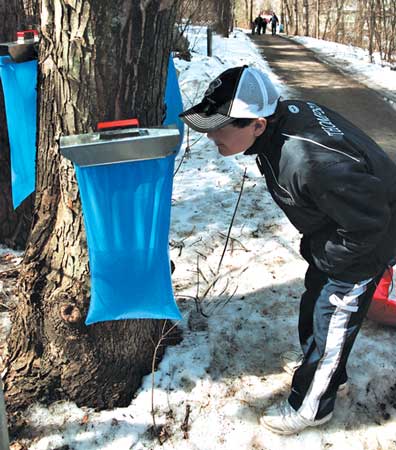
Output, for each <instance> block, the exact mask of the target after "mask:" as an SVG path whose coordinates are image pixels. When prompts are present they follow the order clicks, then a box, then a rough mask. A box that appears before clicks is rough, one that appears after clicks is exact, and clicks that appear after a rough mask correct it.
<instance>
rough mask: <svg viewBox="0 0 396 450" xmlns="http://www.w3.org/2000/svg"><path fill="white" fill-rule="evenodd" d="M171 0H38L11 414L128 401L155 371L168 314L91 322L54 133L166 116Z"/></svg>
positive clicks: (76, 215) (9, 385) (78, 221)
mask: <svg viewBox="0 0 396 450" xmlns="http://www.w3.org/2000/svg"><path fill="white" fill-rule="evenodd" d="M175 7H176V2H175V1H173V0H168V1H165V0H156V1H150V2H146V1H145V0H139V1H138V0H136V1H133V2H131V1H130V0H114V1H112V2H109V1H108V0H74V1H69V0H41V1H40V11H41V40H40V51H39V68H40V71H39V72H40V74H41V75H40V78H39V85H38V95H39V128H38V129H39V132H38V156H37V186H36V202H35V211H34V219H33V227H32V233H31V236H30V240H29V243H28V246H27V249H26V253H25V258H24V261H23V266H22V270H21V275H20V282H19V301H18V305H17V308H16V310H15V312H14V314H13V317H12V322H13V323H12V330H11V333H10V336H9V339H8V359H7V372H6V375H5V391H6V403H7V404H8V407H9V410H10V411H13V410H16V409H18V408H22V407H25V406H26V405H28V404H30V403H31V402H33V401H41V402H51V401H54V400H57V399H61V398H62V399H70V400H72V401H75V402H76V403H77V404H78V405H88V406H92V407H96V408H111V407H114V406H121V405H127V404H129V402H130V401H131V398H132V395H133V393H134V391H135V390H136V389H137V387H138V386H139V385H140V382H141V378H142V376H143V375H145V374H147V373H148V372H150V370H151V359H152V356H153V352H154V349H155V347H156V344H157V342H158V339H159V337H160V335H161V330H162V325H163V321H159V320H158V321H154V320H129V321H114V322H104V323H99V324H95V325H91V326H89V327H87V326H85V325H84V318H85V316H86V313H87V307H88V303H89V268H88V259H87V247H86V241H85V233H84V226H83V221H82V216H81V207H80V201H79V196H78V191H77V185H76V181H75V177H74V169H73V166H72V164H71V163H69V162H68V161H66V160H64V159H63V158H61V157H60V153H59V138H60V136H62V135H70V134H78V133H84V132H89V131H92V130H93V129H94V128H95V125H96V123H97V122H98V121H101V120H109V119H121V118H129V117H139V119H140V122H141V125H142V126H153V125H158V124H160V123H161V119H162V117H163V114H164V105H163V100H162V99H163V95H164V88H165V86H164V84H165V80H166V70H167V64H168V58H169V51H170V46H171V42H172V33H173V27H174V23H175V14H176V8H175ZM158 36H160V37H161V39H157V37H158ZM162 349H163V347H161V350H162Z"/></svg>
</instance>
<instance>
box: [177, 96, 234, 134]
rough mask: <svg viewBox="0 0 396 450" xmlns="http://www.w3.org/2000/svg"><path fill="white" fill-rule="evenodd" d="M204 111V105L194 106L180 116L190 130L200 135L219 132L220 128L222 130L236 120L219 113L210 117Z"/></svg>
mask: <svg viewBox="0 0 396 450" xmlns="http://www.w3.org/2000/svg"><path fill="white" fill-rule="evenodd" d="M202 109H203V105H202V104H201V103H199V104H198V105H196V106H193V107H192V108H190V109H188V110H187V111H184V112H182V113H181V114H179V117H180V118H181V119H182V121H183V122H184V123H186V124H187V125H188V126H189V127H190V128H192V129H193V130H195V131H198V132H200V133H208V132H210V131H214V130H218V129H219V128H222V127H224V126H226V125H228V124H230V123H231V122H233V121H234V120H235V119H234V118H232V117H228V116H225V115H223V114H219V113H215V114H211V115H210V116H208V115H207V114H205V113H204V112H203V111H202Z"/></svg>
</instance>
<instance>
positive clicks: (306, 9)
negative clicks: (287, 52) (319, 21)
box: [303, 0, 309, 36]
mask: <svg viewBox="0 0 396 450" xmlns="http://www.w3.org/2000/svg"><path fill="white" fill-rule="evenodd" d="M303 16H304V35H305V36H309V5H308V0H303Z"/></svg>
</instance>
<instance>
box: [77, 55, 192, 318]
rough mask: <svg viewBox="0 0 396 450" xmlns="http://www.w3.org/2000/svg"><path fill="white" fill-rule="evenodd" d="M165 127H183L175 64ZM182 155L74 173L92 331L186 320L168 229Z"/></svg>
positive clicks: (80, 169)
mask: <svg viewBox="0 0 396 450" xmlns="http://www.w3.org/2000/svg"><path fill="white" fill-rule="evenodd" d="M165 102H166V104H167V115H166V121H165V123H166V124H176V125H177V126H178V127H179V129H180V130H181V138H180V141H179V148H180V145H181V142H182V130H183V124H182V122H181V121H180V119H179V118H178V114H179V113H180V112H181V111H182V109H183V105H182V101H181V95H180V90H179V85H178V82H177V76H176V70H175V67H174V64H173V61H172V59H171V58H170V62H169V68H168V79H167V86H166V94H165ZM174 163H175V154H173V155H171V156H168V157H166V158H160V159H152V160H145V161H135V162H127V163H119V164H109V165H103V166H92V167H78V166H75V169H76V175H77V180H78V185H79V190H80V196H81V201H82V207H83V214H84V222H85V228H86V234H87V242H88V252H89V261H90V271H91V301H90V306H89V311H88V315H87V318H86V324H87V325H88V324H92V323H95V322H101V321H107V320H118V319H143V318H146V319H175V320H178V319H180V318H181V315H180V312H179V310H178V308H177V306H176V302H175V299H174V295H173V289H172V281H171V272H170V261H169V245H168V239H169V226H170V210H171V195H172V186H173V171H174Z"/></svg>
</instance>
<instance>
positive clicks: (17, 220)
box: [0, 0, 33, 249]
mask: <svg viewBox="0 0 396 450" xmlns="http://www.w3.org/2000/svg"><path fill="white" fill-rule="evenodd" d="M25 19H26V17H25V14H24V9H23V5H22V2H21V0H0V20H1V26H0V42H10V41H15V40H16V31H17V30H18V29H20V28H25V24H26V20H25ZM0 124H1V126H0V148H1V151H0V243H1V244H5V245H7V246H8V247H11V248H13V249H22V248H25V245H26V241H27V238H28V235H29V231H30V225H31V220H32V209H33V195H31V196H29V198H27V199H26V200H25V201H24V202H23V203H22V204H21V205H20V206H19V207H18V208H17V210H14V208H13V206H12V197H11V168H10V148H9V141H8V133H7V125H6V115H5V107H4V97H3V87H2V85H1V80H0Z"/></svg>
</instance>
